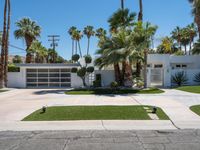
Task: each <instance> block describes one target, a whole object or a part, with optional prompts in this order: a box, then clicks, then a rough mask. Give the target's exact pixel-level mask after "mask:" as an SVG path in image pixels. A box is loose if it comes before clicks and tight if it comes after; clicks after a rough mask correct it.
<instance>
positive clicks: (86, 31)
mask: <svg viewBox="0 0 200 150" xmlns="http://www.w3.org/2000/svg"><path fill="white" fill-rule="evenodd" d="M83 33H84V34H85V35H86V36H87V39H88V46H87V55H89V51H90V38H91V37H92V36H94V35H95V31H94V27H93V26H87V27H85V28H84V30H83Z"/></svg>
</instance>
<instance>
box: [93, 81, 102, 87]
mask: <svg viewBox="0 0 200 150" xmlns="http://www.w3.org/2000/svg"><path fill="white" fill-rule="evenodd" d="M93 87H101V80H95V81H93Z"/></svg>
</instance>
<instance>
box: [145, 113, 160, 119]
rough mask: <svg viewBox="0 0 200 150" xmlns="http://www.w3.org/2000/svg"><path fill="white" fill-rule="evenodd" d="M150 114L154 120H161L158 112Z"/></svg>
mask: <svg viewBox="0 0 200 150" xmlns="http://www.w3.org/2000/svg"><path fill="white" fill-rule="evenodd" d="M148 115H149V117H150V118H151V119H152V120H160V119H159V118H158V116H157V115H156V114H152V113H149V114H148Z"/></svg>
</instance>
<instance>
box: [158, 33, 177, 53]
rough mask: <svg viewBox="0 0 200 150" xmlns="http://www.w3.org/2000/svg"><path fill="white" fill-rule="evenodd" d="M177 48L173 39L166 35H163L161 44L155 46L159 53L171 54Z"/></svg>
mask: <svg viewBox="0 0 200 150" xmlns="http://www.w3.org/2000/svg"><path fill="white" fill-rule="evenodd" d="M177 50H178V49H177V48H176V46H175V44H174V40H173V39H172V38H170V37H168V36H166V37H164V38H163V39H162V41H161V44H160V45H159V46H158V47H157V53H159V54H173V53H175V52H176V51H177Z"/></svg>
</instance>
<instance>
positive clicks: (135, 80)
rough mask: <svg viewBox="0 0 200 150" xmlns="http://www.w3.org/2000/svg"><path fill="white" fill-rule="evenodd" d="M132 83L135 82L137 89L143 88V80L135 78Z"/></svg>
mask: <svg viewBox="0 0 200 150" xmlns="http://www.w3.org/2000/svg"><path fill="white" fill-rule="evenodd" d="M134 82H135V84H136V86H137V87H138V88H142V87H144V82H143V80H142V79H141V78H140V77H136V78H135V79H134Z"/></svg>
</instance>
